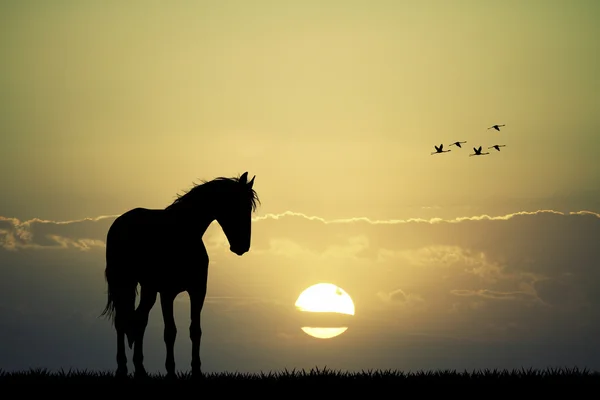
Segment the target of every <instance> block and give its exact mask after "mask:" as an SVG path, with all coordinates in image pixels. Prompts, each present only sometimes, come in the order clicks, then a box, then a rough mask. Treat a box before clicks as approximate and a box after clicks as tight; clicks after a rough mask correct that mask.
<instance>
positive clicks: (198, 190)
mask: <svg viewBox="0 0 600 400" xmlns="http://www.w3.org/2000/svg"><path fill="white" fill-rule="evenodd" d="M239 180H240V177H232V178H228V177H223V176H220V177H217V178H214V179H212V180H208V181H207V180H201V181H200V183H196V184H194V185H193V186H192V188H191V189H189V190H187V191H184V192H183V193H182V194H177V195H176V199H175V200H174V201H173V202H172V203H171V204H169V205H168V206H167V207H166V208H165V209H166V210H172V209H175V208H179V207H180V206H185V205H187V204H189V203H191V202H194V203H199V199H200V198H202V197H204V195H205V194H207V193H209V192H213V193H215V192H219V191H230V190H231V189H232V188H237V187H238V186H237V185H238V184H239ZM248 198H249V201H250V204H251V206H252V211H256V207H257V203H258V204H260V199H259V198H258V194H257V193H256V191H255V190H254V189H248Z"/></svg>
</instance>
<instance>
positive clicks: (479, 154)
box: [469, 146, 490, 157]
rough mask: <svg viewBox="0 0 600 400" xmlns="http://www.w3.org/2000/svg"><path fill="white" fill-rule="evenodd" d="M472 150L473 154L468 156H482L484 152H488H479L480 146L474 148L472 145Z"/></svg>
mask: <svg viewBox="0 0 600 400" xmlns="http://www.w3.org/2000/svg"><path fill="white" fill-rule="evenodd" d="M473 151H474V152H475V153H474V154H469V157H471V156H484V155H486V154H490V153H482V152H481V146H479V148H478V149H476V148H475V147H473Z"/></svg>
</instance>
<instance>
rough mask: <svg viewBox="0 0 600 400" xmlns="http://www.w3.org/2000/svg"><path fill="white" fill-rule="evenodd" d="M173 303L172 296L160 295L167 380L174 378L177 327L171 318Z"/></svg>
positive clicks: (168, 294) (173, 318)
mask: <svg viewBox="0 0 600 400" xmlns="http://www.w3.org/2000/svg"><path fill="white" fill-rule="evenodd" d="M173 301H175V296H173V295H172V294H170V293H161V294H160V306H161V308H162V314H163V322H164V324H165V332H164V340H165V346H166V348H167V358H166V361H165V368H166V369H167V377H168V378H174V377H175V338H176V337H177V326H176V325H175V317H174V316H173Z"/></svg>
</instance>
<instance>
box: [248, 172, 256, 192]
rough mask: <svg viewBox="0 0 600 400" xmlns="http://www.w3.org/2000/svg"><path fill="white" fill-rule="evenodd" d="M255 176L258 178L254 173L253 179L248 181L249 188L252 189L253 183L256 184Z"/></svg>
mask: <svg viewBox="0 0 600 400" xmlns="http://www.w3.org/2000/svg"><path fill="white" fill-rule="evenodd" d="M254 178H256V175H254V176H253V177H252V179H250V182H248V189H252V185H254Z"/></svg>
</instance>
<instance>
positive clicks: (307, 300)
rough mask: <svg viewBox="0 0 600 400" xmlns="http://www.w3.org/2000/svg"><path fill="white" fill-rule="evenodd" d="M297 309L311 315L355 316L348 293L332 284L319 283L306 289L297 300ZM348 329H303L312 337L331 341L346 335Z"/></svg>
mask: <svg viewBox="0 0 600 400" xmlns="http://www.w3.org/2000/svg"><path fill="white" fill-rule="evenodd" d="M295 306H296V309H297V310H299V311H302V312H310V313H337V314H343V315H349V316H351V315H354V311H355V310H354V302H353V301H352V298H351V297H350V295H349V294H348V293H346V291H345V290H344V289H342V288H340V287H338V286H336V285H334V284H332V283H318V284H316V285H313V286H310V287H309V288H307V289H305V290H304V291H303V292H302V293H301V294H300V296H298V299H297V300H296V304H295ZM347 329H348V327H332V328H324V327H308V326H305V327H302V330H303V331H304V332H305V333H307V334H308V335H310V336H313V337H315V338H319V339H330V338H333V337H336V336H339V335H341V334H342V333H344V332H345V331H346V330H347Z"/></svg>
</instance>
